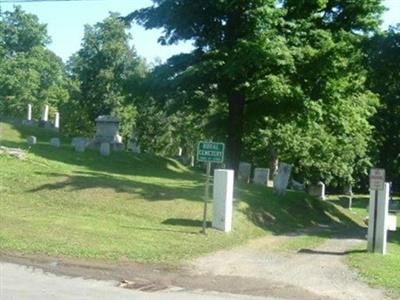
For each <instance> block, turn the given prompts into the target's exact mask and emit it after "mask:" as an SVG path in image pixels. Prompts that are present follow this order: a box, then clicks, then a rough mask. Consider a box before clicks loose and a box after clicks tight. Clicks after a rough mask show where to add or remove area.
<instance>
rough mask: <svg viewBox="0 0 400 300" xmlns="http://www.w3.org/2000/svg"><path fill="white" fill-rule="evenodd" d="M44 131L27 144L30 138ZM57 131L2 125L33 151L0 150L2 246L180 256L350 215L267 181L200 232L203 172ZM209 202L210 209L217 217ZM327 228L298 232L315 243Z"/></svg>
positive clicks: (6, 140)
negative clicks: (226, 221) (86, 147)
mask: <svg viewBox="0 0 400 300" xmlns="http://www.w3.org/2000/svg"><path fill="white" fill-rule="evenodd" d="M32 134H33V135H35V136H37V137H38V144H37V145H35V146H33V147H32V148H31V149H28V147H27V144H26V137H27V136H28V135H32ZM54 136H55V133H54V132H51V131H46V130H44V129H37V128H31V127H26V126H20V125H13V124H9V123H4V122H3V123H0V144H1V145H5V146H9V147H19V148H22V149H26V150H27V151H28V157H27V160H25V161H20V160H17V159H15V158H13V157H10V156H7V155H0V169H1V172H0V250H3V251H17V252H24V253H41V254H47V255H52V256H61V257H62V256H66V257H76V258H83V259H101V260H131V261H136V262H156V263H168V264H175V263H177V262H179V261H181V260H183V259H189V258H192V257H196V256H199V255H202V254H206V253H209V252H212V251H215V250H218V249H223V248H229V247H232V246H235V245H238V244H241V243H244V242H246V241H247V240H249V239H252V238H256V237H260V236H263V235H266V234H280V233H284V232H289V231H294V230H297V229H301V228H306V227H309V226H312V225H315V224H321V223H324V224H328V223H330V224H331V223H335V224H342V223H351V221H350V220H349V219H348V218H346V217H345V216H344V215H343V214H342V213H340V212H339V211H338V210H337V209H336V208H335V207H332V206H330V205H326V204H324V203H322V202H320V201H317V200H315V199H313V198H311V197H309V196H307V195H306V194H305V193H298V192H289V193H288V194H287V195H286V196H285V197H277V196H275V195H274V194H273V193H272V191H271V190H270V189H268V188H264V187H257V186H251V185H239V186H238V187H237V188H236V189H235V198H236V199H237V200H236V202H235V212H234V230H233V232H232V233H230V234H224V233H221V232H219V231H217V230H213V229H210V230H209V231H208V235H207V236H204V235H202V234H200V233H199V232H200V228H201V219H202V208H203V202H202V198H203V186H204V177H203V175H201V174H199V173H197V172H194V171H192V170H189V169H187V168H185V167H184V166H182V165H181V164H179V163H178V162H176V161H175V160H173V159H168V158H162V157H157V156H152V155H148V154H140V155H135V154H132V153H128V152H120V153H112V155H111V156H110V157H102V156H100V154H99V153H98V152H96V151H87V152H85V153H76V152H74V151H73V149H72V148H71V147H70V145H69V140H62V141H63V142H64V143H63V145H62V147H61V148H59V149H56V148H53V147H52V146H50V145H49V143H48V141H49V139H50V138H51V137H54ZM211 212H212V206H210V207H209V214H208V215H209V219H211ZM323 238H324V235H321V234H318V233H315V234H313V235H308V236H303V237H298V238H296V239H298V240H297V241H298V242H295V243H294V244H293V243H292V244H293V245H300V246H304V245H305V244H307V245H309V246H312V245H313V244H317V243H319V242H321V240H323Z"/></svg>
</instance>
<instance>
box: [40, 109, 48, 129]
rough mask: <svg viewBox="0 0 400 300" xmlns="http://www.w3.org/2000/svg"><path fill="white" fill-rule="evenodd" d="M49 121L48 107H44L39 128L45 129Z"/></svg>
mask: <svg viewBox="0 0 400 300" xmlns="http://www.w3.org/2000/svg"><path fill="white" fill-rule="evenodd" d="M48 121H49V106H48V105H45V106H44V108H43V111H42V117H41V119H40V121H39V127H47V126H48Z"/></svg>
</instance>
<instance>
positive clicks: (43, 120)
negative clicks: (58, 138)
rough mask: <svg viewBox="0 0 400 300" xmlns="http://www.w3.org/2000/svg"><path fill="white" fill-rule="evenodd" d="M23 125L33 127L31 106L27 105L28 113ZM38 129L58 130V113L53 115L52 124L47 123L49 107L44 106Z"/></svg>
mask: <svg viewBox="0 0 400 300" xmlns="http://www.w3.org/2000/svg"><path fill="white" fill-rule="evenodd" d="M23 123H24V124H25V125H33V124H35V121H34V120H33V119H32V104H28V113H27V118H26V120H24V121H23ZM39 126H40V127H52V128H54V129H56V130H59V129H60V113H58V112H56V113H55V114H54V122H53V123H51V122H49V106H48V105H45V106H44V108H43V111H42V116H41V119H40V121H39Z"/></svg>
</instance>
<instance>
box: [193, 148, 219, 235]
mask: <svg viewBox="0 0 400 300" xmlns="http://www.w3.org/2000/svg"><path fill="white" fill-rule="evenodd" d="M224 152H225V145H224V144H223V143H213V142H200V143H199V144H198V146H197V161H200V162H205V163H207V171H206V184H205V189H204V210H203V229H202V233H204V234H207V231H206V230H207V203H208V199H209V190H210V175H211V174H210V173H211V163H223V162H224Z"/></svg>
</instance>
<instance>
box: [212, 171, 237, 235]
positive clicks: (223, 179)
mask: <svg viewBox="0 0 400 300" xmlns="http://www.w3.org/2000/svg"><path fill="white" fill-rule="evenodd" d="M234 174H235V173H234V171H233V170H222V169H216V170H214V188H213V221H212V227H214V228H216V229H219V230H222V231H224V232H230V231H231V230H232V202H233V182H234Z"/></svg>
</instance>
